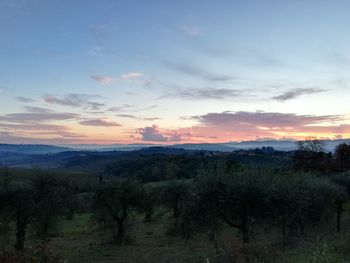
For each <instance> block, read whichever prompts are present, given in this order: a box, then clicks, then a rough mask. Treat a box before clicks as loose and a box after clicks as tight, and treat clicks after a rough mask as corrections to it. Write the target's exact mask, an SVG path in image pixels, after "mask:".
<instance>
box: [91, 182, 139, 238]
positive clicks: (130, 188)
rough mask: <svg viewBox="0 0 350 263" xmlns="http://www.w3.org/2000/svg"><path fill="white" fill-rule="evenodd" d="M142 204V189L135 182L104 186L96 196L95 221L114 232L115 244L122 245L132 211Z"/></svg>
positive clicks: (99, 188) (97, 191) (98, 190)
mask: <svg viewBox="0 0 350 263" xmlns="http://www.w3.org/2000/svg"><path fill="white" fill-rule="evenodd" d="M141 202H142V188H141V187H140V185H139V184H137V183H135V182H132V181H128V180H122V179H120V180H119V181H117V182H114V183H112V184H102V185H100V186H99V187H98V188H97V190H96V192H95V196H94V214H95V219H96V220H97V222H98V223H99V224H101V225H103V226H104V227H106V228H108V229H109V230H111V231H112V234H113V241H114V242H116V243H117V244H122V243H124V241H125V237H126V227H127V221H128V219H129V218H130V213H131V210H132V209H133V208H139V206H140V205H141Z"/></svg>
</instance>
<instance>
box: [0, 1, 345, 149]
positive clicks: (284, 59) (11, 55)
mask: <svg viewBox="0 0 350 263" xmlns="http://www.w3.org/2000/svg"><path fill="white" fill-rule="evenodd" d="M349 9H350V3H349V2H348V1H333V2H332V1H312V0H310V1H297V0H296V1H269V0H267V1H228V0H227V1H209V0H202V1H200V0H189V1H182V0H180V1H165V0H163V1H160V0H157V1H152V0H149V1H140V0H139V1H136V0H134V1H132V0H131V1H130V0H129V1H126V0H125V1H124V0H120V1H112V0H99V1H97V0H89V1H82V0H81V1H79V0H77V1H68V0H60V1H58V0H57V1H54V0H52V1H51V0H50V1H47V0H46V1H44V0H11V1H10V0H2V1H0V30H1V35H2V37H1V41H0V96H1V97H0V103H1V105H2V106H1V108H0V142H11V143H55V144H61V143H62V144H65V143H134V142H154V143H175V142H217V141H237V140H255V139H263V138H275V139H281V138H294V139H301V138H305V137H308V136H316V137H320V138H348V137H349V135H350V119H349V112H350V109H349V106H348V99H347V98H348V95H350V94H349V93H350V91H349V84H350V82H349V81H350V77H349V69H350V45H349V44H350V34H349V33H348V25H349V24H350V17H349V15H348V10H349Z"/></svg>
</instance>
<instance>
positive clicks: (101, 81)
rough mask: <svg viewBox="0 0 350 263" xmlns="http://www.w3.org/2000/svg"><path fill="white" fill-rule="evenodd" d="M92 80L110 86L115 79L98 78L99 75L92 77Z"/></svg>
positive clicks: (107, 77)
mask: <svg viewBox="0 0 350 263" xmlns="http://www.w3.org/2000/svg"><path fill="white" fill-rule="evenodd" d="M90 78H92V79H94V80H96V81H97V82H98V83H100V84H101V85H105V86H106V85H109V84H111V83H112V82H113V80H114V79H113V78H112V77H109V76H98V75H91V76H90Z"/></svg>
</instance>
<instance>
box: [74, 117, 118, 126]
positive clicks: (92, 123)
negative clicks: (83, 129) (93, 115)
mask: <svg viewBox="0 0 350 263" xmlns="http://www.w3.org/2000/svg"><path fill="white" fill-rule="evenodd" d="M79 123H80V124H81V125H84V126H102V127H119V126H121V125H120V124H119V123H117V122H113V121H106V120H104V119H88V120H83V121H81V122H79Z"/></svg>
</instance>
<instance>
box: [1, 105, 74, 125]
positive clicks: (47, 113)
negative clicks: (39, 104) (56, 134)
mask: <svg viewBox="0 0 350 263" xmlns="http://www.w3.org/2000/svg"><path fill="white" fill-rule="evenodd" d="M29 110H30V112H23V113H10V114H5V115H1V116H0V121H5V122H13V123H33V122H35V123H36V122H45V121H58V120H73V119H77V118H79V117H80V115H79V114H76V113H67V112H55V111H52V110H49V109H46V110H45V109H40V108H36V109H34V108H32V109H29Z"/></svg>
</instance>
